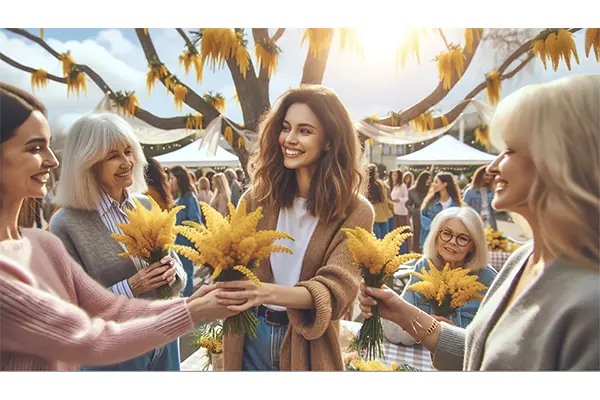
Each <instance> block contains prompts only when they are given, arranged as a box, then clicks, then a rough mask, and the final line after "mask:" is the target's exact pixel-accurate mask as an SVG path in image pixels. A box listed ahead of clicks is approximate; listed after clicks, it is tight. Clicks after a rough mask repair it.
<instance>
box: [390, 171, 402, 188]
mask: <svg viewBox="0 0 600 400" xmlns="http://www.w3.org/2000/svg"><path fill="white" fill-rule="evenodd" d="M394 172H396V173H397V174H398V178H396V183H395V184H394ZM403 178H404V175H403V174H402V171H400V170H399V169H393V170H391V171H390V172H388V179H387V184H388V186H389V187H390V190H391V189H393V188H394V186H400V185H402V183H404V182H403Z"/></svg>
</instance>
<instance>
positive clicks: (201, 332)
mask: <svg viewBox="0 0 600 400" xmlns="http://www.w3.org/2000/svg"><path fill="white" fill-rule="evenodd" d="M194 345H195V347H196V348H203V349H205V350H206V357H207V361H206V364H204V367H203V368H202V370H203V371H206V370H208V367H209V366H211V365H213V358H214V357H221V356H220V355H221V354H223V321H221V320H216V321H212V322H209V323H207V324H205V325H202V326H201V327H200V328H198V329H197V330H195V331H194Z"/></svg>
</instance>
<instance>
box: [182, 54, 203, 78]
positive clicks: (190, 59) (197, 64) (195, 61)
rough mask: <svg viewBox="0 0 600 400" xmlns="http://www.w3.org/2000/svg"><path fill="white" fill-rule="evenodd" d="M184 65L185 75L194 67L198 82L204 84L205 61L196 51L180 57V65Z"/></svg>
mask: <svg viewBox="0 0 600 400" xmlns="http://www.w3.org/2000/svg"><path fill="white" fill-rule="evenodd" d="M182 64H183V68H184V69H185V74H186V75H187V74H189V73H190V67H191V66H192V65H193V66H194V69H195V70H196V82H198V83H202V73H203V71H204V60H203V59H202V58H200V55H199V54H198V53H197V52H196V51H194V50H186V51H184V52H183V53H182V54H181V55H180V56H179V65H182Z"/></svg>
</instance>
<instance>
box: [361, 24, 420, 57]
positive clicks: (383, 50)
mask: <svg viewBox="0 0 600 400" xmlns="http://www.w3.org/2000/svg"><path fill="white" fill-rule="evenodd" d="M356 33H357V36H358V38H359V40H360V43H361V44H362V48H363V53H364V55H365V58H372V57H376V58H379V59H381V58H382V57H383V58H392V59H395V58H396V51H397V50H398V47H399V46H400V44H401V43H402V41H403V40H404V39H405V38H406V35H407V33H408V29H406V28H404V29H402V28H395V27H391V26H388V27H385V28H376V29H373V28H358V29H357V30H356Z"/></svg>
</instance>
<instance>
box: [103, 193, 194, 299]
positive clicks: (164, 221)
mask: <svg viewBox="0 0 600 400" xmlns="http://www.w3.org/2000/svg"><path fill="white" fill-rule="evenodd" d="M148 199H149V200H150V204H151V209H150V210H148V209H147V208H146V207H144V205H143V204H141V203H140V202H139V201H138V200H137V199H135V198H134V199H133V202H134V203H135V209H134V210H126V211H125V214H126V215H127V217H129V223H128V224H118V225H117V226H118V227H119V228H120V229H121V231H122V232H123V233H122V234H120V233H115V234H112V235H110V236H111V237H112V238H113V239H115V240H117V241H119V242H121V243H123V244H124V245H125V247H126V248H127V251H126V252H123V253H119V256H122V257H139V258H141V259H143V260H144V261H146V262H147V263H148V264H152V263H155V262H158V261H160V260H162V259H163V257H165V256H166V255H168V254H169V247H170V246H172V245H173V243H174V242H175V238H176V237H177V232H176V231H175V221H176V216H177V213H178V212H179V211H180V210H183V209H184V208H185V206H177V207H174V208H172V209H171V210H170V211H163V210H161V208H160V206H159V205H158V204H157V203H156V201H154V199H152V197H149V198H148ZM156 291H157V294H158V298H160V299H167V298H170V297H172V296H173V290H172V289H171V287H170V286H169V285H168V284H164V285H162V286H160V287H159V288H158V289H156Z"/></svg>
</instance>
